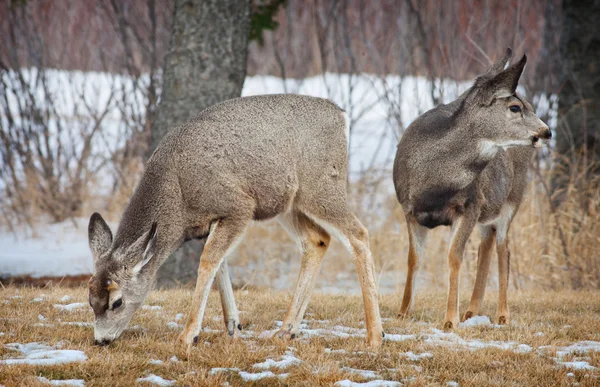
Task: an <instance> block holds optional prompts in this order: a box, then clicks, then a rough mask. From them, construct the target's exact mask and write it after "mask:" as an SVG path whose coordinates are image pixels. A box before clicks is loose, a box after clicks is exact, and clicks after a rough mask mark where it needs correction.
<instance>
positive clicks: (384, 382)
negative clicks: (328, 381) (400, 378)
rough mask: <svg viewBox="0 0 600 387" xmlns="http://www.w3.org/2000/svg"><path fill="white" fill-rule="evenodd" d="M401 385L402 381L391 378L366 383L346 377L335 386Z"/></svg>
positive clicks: (391, 386)
mask: <svg viewBox="0 0 600 387" xmlns="http://www.w3.org/2000/svg"><path fill="white" fill-rule="evenodd" d="M401 385H402V383H400V382H393V381H390V380H371V381H370V382H366V383H357V382H353V381H351V380H348V379H346V380H340V381H339V382H337V383H335V386H338V387H396V386H401Z"/></svg>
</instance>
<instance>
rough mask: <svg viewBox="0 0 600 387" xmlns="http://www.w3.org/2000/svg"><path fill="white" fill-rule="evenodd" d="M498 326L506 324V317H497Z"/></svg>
mask: <svg viewBox="0 0 600 387" xmlns="http://www.w3.org/2000/svg"><path fill="white" fill-rule="evenodd" d="M498 324H500V325H506V324H508V318H507V317H506V316H500V317H498Z"/></svg>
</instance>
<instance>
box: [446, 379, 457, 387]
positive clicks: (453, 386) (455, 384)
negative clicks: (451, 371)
mask: <svg viewBox="0 0 600 387" xmlns="http://www.w3.org/2000/svg"><path fill="white" fill-rule="evenodd" d="M446 386H449V387H458V382H455V381H454V380H451V381H449V382H446Z"/></svg>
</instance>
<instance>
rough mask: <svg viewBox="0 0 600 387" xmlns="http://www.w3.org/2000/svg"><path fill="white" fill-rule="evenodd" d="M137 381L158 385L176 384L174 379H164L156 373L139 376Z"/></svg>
mask: <svg viewBox="0 0 600 387" xmlns="http://www.w3.org/2000/svg"><path fill="white" fill-rule="evenodd" d="M136 381H137V382H138V383H150V384H155V385H157V386H174V385H175V381H174V380H167V379H163V378H162V377H160V376H158V375H154V374H150V375H148V376H145V377H143V378H138V379H137V380H136Z"/></svg>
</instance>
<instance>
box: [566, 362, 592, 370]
mask: <svg viewBox="0 0 600 387" xmlns="http://www.w3.org/2000/svg"><path fill="white" fill-rule="evenodd" d="M557 363H558V364H560V365H562V366H565V367H567V368H572V369H574V370H595V369H596V367H594V366H592V365H590V363H588V362H587V361H582V360H580V361H557Z"/></svg>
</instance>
